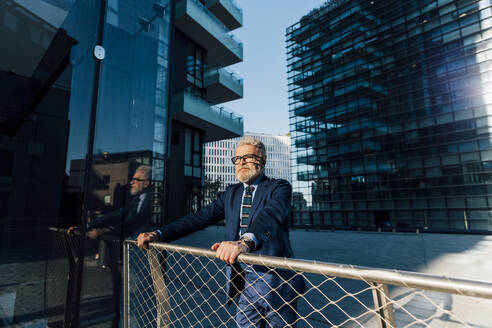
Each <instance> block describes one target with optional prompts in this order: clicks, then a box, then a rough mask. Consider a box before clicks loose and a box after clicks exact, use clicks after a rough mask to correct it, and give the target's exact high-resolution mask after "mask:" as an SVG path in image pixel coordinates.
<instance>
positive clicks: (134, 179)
mask: <svg viewBox="0 0 492 328" xmlns="http://www.w3.org/2000/svg"><path fill="white" fill-rule="evenodd" d="M132 181H138V182H143V181H149V180H148V179H139V178H131V179H130V182H132Z"/></svg>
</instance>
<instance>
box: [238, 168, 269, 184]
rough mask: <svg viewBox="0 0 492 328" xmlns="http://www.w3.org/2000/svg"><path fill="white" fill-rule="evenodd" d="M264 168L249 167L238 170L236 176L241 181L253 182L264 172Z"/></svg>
mask: <svg viewBox="0 0 492 328" xmlns="http://www.w3.org/2000/svg"><path fill="white" fill-rule="evenodd" d="M263 171H264V170H263V169H259V170H251V169H247V170H245V171H241V172H237V171H236V178H237V179H238V180H239V181H241V182H242V183H248V182H249V183H252V182H254V180H256V179H258V177H259V176H260V175H262V174H263Z"/></svg>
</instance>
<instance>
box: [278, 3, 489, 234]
mask: <svg viewBox="0 0 492 328" xmlns="http://www.w3.org/2000/svg"><path fill="white" fill-rule="evenodd" d="M491 22H492V9H491V4H490V2H489V1H474V0H467V1H457V0H456V1H455V0H419V1H393V0H392V1H378V0H375V1H346V0H338V1H335V0H333V1H326V3H325V4H324V5H323V6H321V7H319V8H317V9H314V10H312V11H311V12H310V13H308V14H307V15H305V16H304V17H302V18H301V19H300V21H299V22H297V23H295V24H294V25H292V26H290V27H288V28H287V30H286V50H287V67H288V84H289V112H290V130H291V133H292V140H293V141H292V144H293V148H292V149H293V150H292V152H293V156H292V160H293V174H294V176H295V179H296V180H297V181H295V182H294V190H295V192H296V195H297V196H298V197H301V195H302V197H303V201H302V202H297V203H299V204H302V206H298V207H297V208H296V210H295V211H294V216H293V223H294V224H295V225H300V226H320V227H340V228H348V229H358V228H362V229H363V228H369V229H373V228H388V229H392V228H395V229H397V230H398V229H400V230H410V229H412V230H415V229H424V230H429V231H468V232H484V231H491V230H492V217H491V214H492V212H491V211H490V209H491V208H492V197H491V196H492V175H491V169H492V135H491V131H492V123H491V122H492V119H491V116H490V115H491V114H492V97H491V93H490V92H491V90H492V88H491V85H490V83H491V80H492V71H491V68H492V57H491V55H492V49H491V45H492V43H491V40H492V39H491V37H492V29H491V27H492V24H491Z"/></svg>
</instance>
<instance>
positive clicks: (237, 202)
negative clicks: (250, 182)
mask: <svg viewBox="0 0 492 328" xmlns="http://www.w3.org/2000/svg"><path fill="white" fill-rule="evenodd" d="M243 191H244V185H243V184H242V183H241V184H240V185H238V187H237V188H235V189H234V194H233V195H232V220H231V221H232V222H233V223H232V227H233V230H234V231H233V236H239V215H240V214H241V203H242V200H243ZM232 240H235V239H232Z"/></svg>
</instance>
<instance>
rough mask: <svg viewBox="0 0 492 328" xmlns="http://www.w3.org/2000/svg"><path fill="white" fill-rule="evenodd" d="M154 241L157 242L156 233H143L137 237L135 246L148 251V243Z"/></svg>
mask: <svg viewBox="0 0 492 328" xmlns="http://www.w3.org/2000/svg"><path fill="white" fill-rule="evenodd" d="M156 240H159V233H158V232H157V231H153V232H143V233H141V234H139V235H138V237H137V246H138V247H140V248H143V249H149V243H151V242H153V241H156Z"/></svg>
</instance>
